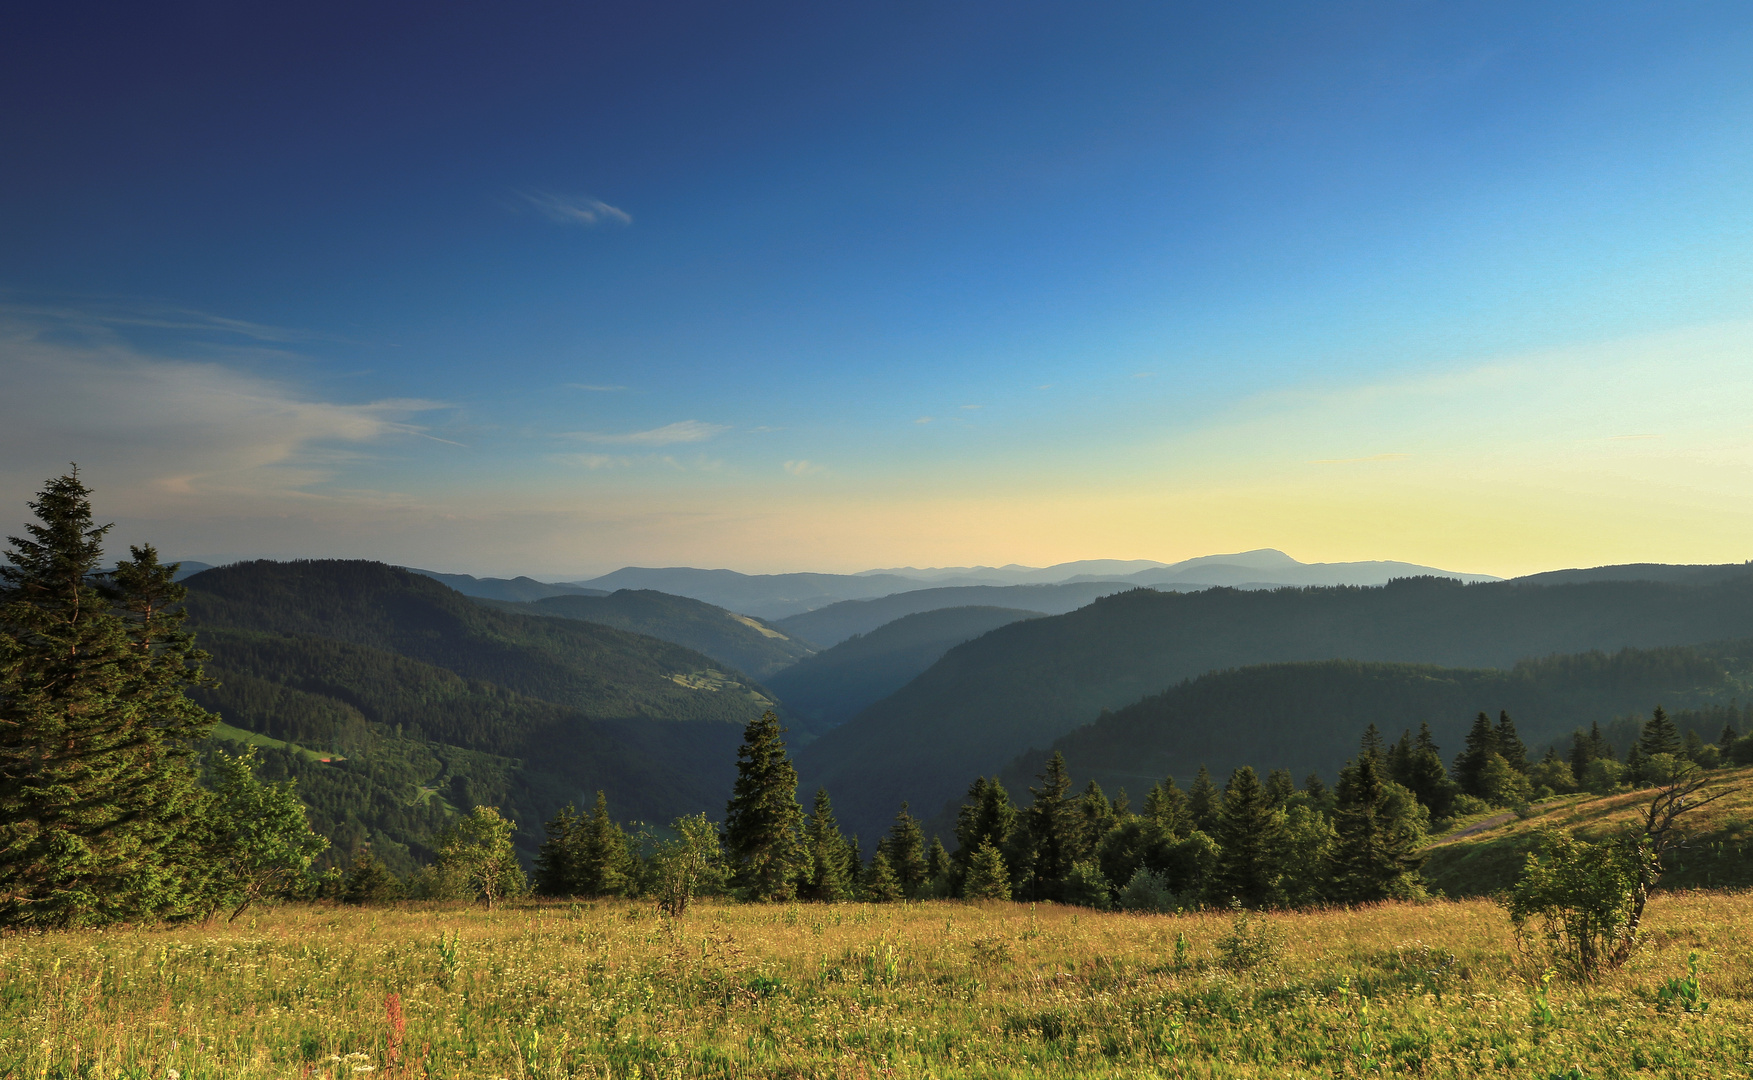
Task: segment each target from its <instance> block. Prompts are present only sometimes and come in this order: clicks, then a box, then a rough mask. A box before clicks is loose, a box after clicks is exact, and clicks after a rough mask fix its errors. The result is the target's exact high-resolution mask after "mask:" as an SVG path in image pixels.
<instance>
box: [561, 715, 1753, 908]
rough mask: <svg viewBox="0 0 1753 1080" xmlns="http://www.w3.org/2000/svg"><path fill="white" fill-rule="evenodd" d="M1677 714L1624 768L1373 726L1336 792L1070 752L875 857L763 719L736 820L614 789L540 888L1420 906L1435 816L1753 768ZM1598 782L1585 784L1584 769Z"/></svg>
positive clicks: (1482, 725) (570, 813) (1576, 743)
mask: <svg viewBox="0 0 1753 1080" xmlns="http://www.w3.org/2000/svg"><path fill="white" fill-rule="evenodd" d="M1680 730H1681V729H1680V728H1679V726H1678V725H1676V723H1675V722H1674V720H1673V719H1672V718H1670V717H1669V716H1668V715H1667V714H1666V713H1665V711H1663V710H1662V709H1660V708H1658V709H1656V710H1655V712H1654V713H1653V714H1652V715H1651V716H1650V717H1649V718H1648V719H1647V720H1645V721H1644V722H1643V724H1642V727H1641V730H1640V731H1639V732H1638V733H1637V738H1636V740H1635V741H1634V742H1632V743H1631V745H1630V746H1628V747H1627V749H1626V752H1625V755H1624V757H1625V760H1623V761H1621V760H1620V757H1619V754H1618V752H1617V750H1616V748H1615V747H1614V746H1613V745H1612V743H1611V742H1610V741H1609V740H1608V739H1607V738H1606V737H1605V736H1603V734H1602V733H1601V729H1600V727H1599V726H1598V725H1596V726H1593V727H1592V728H1591V729H1589V730H1587V731H1584V730H1578V731H1577V732H1575V734H1574V736H1573V738H1572V740H1571V744H1572V745H1571V747H1570V753H1569V755H1568V757H1567V756H1565V755H1561V754H1559V753H1558V752H1557V750H1556V748H1554V749H1552V750H1549V751H1548V752H1547V754H1546V755H1545V756H1544V757H1543V758H1541V759H1540V760H1538V761H1531V760H1530V755H1529V752H1528V748H1527V746H1526V744H1525V743H1524V742H1523V741H1522V739H1521V737H1520V735H1519V733H1518V732H1517V730H1516V726H1515V722H1514V721H1513V720H1512V719H1511V718H1510V716H1509V715H1508V713H1500V714H1499V716H1498V718H1497V720H1496V721H1493V720H1492V719H1491V718H1490V717H1488V716H1487V715H1485V714H1483V713H1481V714H1479V716H1478V717H1477V718H1476V719H1475V721H1474V724H1473V728H1472V730H1471V731H1470V732H1469V733H1468V736H1467V740H1466V744H1465V746H1464V747H1463V748H1462V750H1461V752H1460V753H1459V754H1457V755H1456V757H1455V758H1454V759H1453V761H1452V763H1450V764H1445V763H1444V760H1443V757H1442V752H1441V749H1440V748H1439V747H1438V746H1437V744H1436V742H1435V740H1434V739H1433V738H1432V736H1431V733H1430V729H1429V727H1428V725H1425V726H1421V728H1420V730H1419V732H1418V733H1417V734H1416V735H1415V734H1414V733H1413V732H1412V731H1411V730H1410V729H1408V730H1407V731H1405V732H1403V733H1402V735H1401V737H1400V738H1399V739H1398V740H1397V741H1395V742H1393V743H1389V742H1387V741H1386V740H1385V739H1383V737H1382V736H1381V734H1380V732H1378V731H1377V730H1376V728H1375V727H1374V726H1373V725H1372V726H1371V727H1370V728H1369V729H1368V730H1367V731H1366V732H1365V733H1364V736H1363V738H1362V741H1361V744H1360V746H1359V749H1358V753H1357V754H1356V755H1355V756H1354V757H1353V758H1352V759H1351V760H1350V761H1349V762H1347V764H1346V765H1345V767H1344V768H1343V769H1342V770H1341V772H1340V775H1339V779H1338V782H1337V784H1335V785H1334V786H1333V787H1331V788H1329V787H1328V786H1327V785H1326V784H1325V783H1324V782H1323V781H1322V779H1321V778H1320V776H1319V775H1317V774H1311V775H1310V776H1309V777H1308V778H1307V779H1305V780H1304V782H1303V784H1302V785H1301V786H1300V787H1299V786H1298V785H1297V784H1296V782H1295V781H1294V779H1293V778H1292V777H1291V775H1290V774H1289V773H1288V772H1287V771H1285V770H1282V769H1277V770H1273V771H1272V772H1271V773H1269V774H1268V775H1267V776H1266V777H1264V778H1262V777H1261V776H1260V775H1259V774H1258V773H1257V772H1256V771H1255V770H1254V769H1253V768H1252V767H1249V766H1244V767H1242V768H1239V769H1236V770H1235V771H1234V772H1233V773H1232V774H1231V775H1230V777H1229V778H1228V780H1227V782H1226V783H1225V784H1224V785H1223V786H1222V787H1221V788H1220V787H1219V786H1218V784H1217V783H1216V780H1215V778H1213V777H1212V775H1211V774H1210V772H1209V771H1208V770H1206V769H1204V768H1203V767H1202V768H1201V769H1200V771H1199V773H1198V775H1197V777H1196V778H1195V779H1194V781H1193V783H1192V785H1191V786H1190V787H1189V788H1188V789H1186V790H1183V789H1182V788H1181V787H1180V786H1179V785H1178V784H1177V783H1176V782H1175V780H1174V779H1173V778H1172V777H1171V778H1168V779H1166V780H1164V781H1162V782H1161V783H1158V784H1156V785H1154V786H1153V787H1152V788H1151V790H1150V791H1149V793H1148V794H1147V795H1146V797H1145V799H1144V802H1143V804H1142V806H1140V807H1138V808H1137V809H1134V808H1133V806H1132V805H1131V803H1130V801H1129V799H1128V798H1127V797H1126V795H1125V794H1124V793H1121V794H1120V795H1118V796H1117V797H1115V798H1112V799H1110V798H1109V797H1108V796H1107V795H1106V794H1105V793H1104V792H1103V791H1102V789H1101V788H1100V786H1099V785H1097V784H1096V783H1095V782H1094V781H1091V782H1090V783H1089V784H1088V785H1087V786H1086V787H1085V788H1084V789H1083V790H1082V791H1081V792H1079V791H1074V790H1073V787H1074V785H1073V782H1072V778H1071V776H1070V774H1069V772H1068V771H1067V768H1066V765H1065V761H1064V759H1063V757H1061V756H1059V755H1057V754H1055V755H1054V756H1053V757H1052V758H1050V759H1049V760H1048V761H1047V763H1046V766H1045V768H1044V769H1043V771H1042V772H1041V774H1040V775H1039V777H1038V780H1039V784H1038V785H1037V786H1033V787H1031V788H1029V792H1028V796H1029V797H1028V799H1027V801H1025V802H1018V801H1014V800H1013V799H1012V797H1011V794H1010V792H1009V791H1008V790H1007V789H1006V788H1005V786H1004V785H1003V784H1002V783H1001V782H999V781H998V780H996V779H989V778H986V777H981V778H979V779H977V780H975V781H974V783H973V785H972V786H971V787H970V788H969V790H968V793H967V796H966V799H965V800H964V802H963V803H962V805H961V808H960V811H959V813H958V816H957V822H956V828H955V836H954V841H955V848H954V850H953V851H950V850H947V849H946V848H945V847H944V845H943V844H942V843H941V841H940V840H938V839H936V838H933V839H932V840H931V841H930V843H929V844H927V842H926V837H925V833H924V831H923V830H922V828H921V827H920V823H919V821H918V820H917V819H915V818H914V817H913V815H912V814H911V813H910V812H909V809H908V808H907V807H906V806H905V805H903V807H902V808H901V811H900V813H899V814H897V815H896V818H895V821H894V824H893V826H892V827H891V828H890V829H889V831H888V833H887V834H886V835H884V836H883V837H882V838H881V839H879V840H878V841H877V843H876V845H875V850H874V851H873V852H872V855H871V857H870V859H869V860H868V861H865V860H863V859H861V857H860V850H859V848H860V845H859V842H858V840H857V838H856V837H850V838H849V837H847V836H845V835H844V834H843V833H842V831H841V829H840V827H839V825H838V823H837V822H836V820H835V817H834V811H833V806H832V804H831V801H830V799H829V797H828V793H827V792H826V791H825V790H818V791H817V792H816V794H815V798H814V803H813V806H812V808H811V811H810V812H809V813H807V814H806V813H805V812H804V811H803V810H802V808H801V807H800V806H799V805H798V802H797V790H796V788H797V775H796V772H795V770H794V769H793V768H792V767H791V764H790V761H789V760H788V758H787V757H786V754H785V751H784V747H783V745H782V743H781V741H780V729H779V726H778V721H777V719H776V718H774V717H773V716H772V715H771V714H769V715H767V716H765V717H763V718H762V719H760V720H758V721H756V722H754V723H752V724H751V725H750V726H749V728H748V730H747V732H746V733H745V741H744V745H743V748H742V750H741V751H740V752H739V762H738V766H739V773H738V782H737V788H736V793H735V795H734V796H733V798H732V800H731V802H730V805H729V806H728V807H727V815H726V822H725V826H724V828H723V829H722V831H719V830H715V829H714V828H713V827H712V826H711V824H710V823H709V822H707V821H706V820H705V819H704V817H696V818H690V819H685V820H683V821H678V822H677V823H676V824H675V827H674V830H673V831H674V833H675V839H670V840H666V841H664V842H663V844H661V845H656V846H654V845H653V843H652V838H651V837H650V835H649V834H643V833H641V834H629V833H628V832H627V831H626V830H625V829H623V828H622V827H621V825H619V824H618V823H617V822H616V821H615V820H614V819H613V817H612V815H611V814H610V812H609V807H608V803H607V800H606V799H605V798H604V797H603V795H602V794H601V793H600V792H599V793H598V795H597V799H596V803H595V806H594V807H593V808H592V809H591V810H590V812H589V813H588V814H580V813H579V812H577V811H576V810H575V809H573V808H570V807H569V808H567V809H566V810H564V811H562V812H561V813H560V814H559V815H558V816H557V817H555V818H554V819H553V820H551V821H549V822H548V824H547V827H546V831H547V840H546V842H545V843H544V845H543V847H542V852H541V856H540V858H539V859H538V862H537V867H536V874H535V880H534V887H535V889H536V891H537V892H540V893H544V894H547V895H553V896H657V897H658V898H659V900H660V903H664V904H666V905H667V906H670V907H672V908H673V909H679V907H681V906H685V903H686V897H685V896H684V897H683V899H682V900H681V902H680V904H679V905H678V903H677V901H676V900H675V896H674V889H675V884H674V883H675V872H674V865H675V864H676V862H677V860H678V859H686V860H688V861H690V863H691V865H693V866H695V867H697V868H698V874H697V877H696V879H695V882H694V884H695V886H696V888H697V890H698V891H699V892H706V893H719V894H725V895H731V896H736V897H739V898H741V899H745V900H753V901H778V900H816V901H826V902H833V901H842V900H864V901H874V902H885V901H897V900H907V899H930V898H963V899H971V900H980V899H996V900H1008V899H1019V900H1033V901H1053V902H1058V903H1066V904H1077V905H1082V906H1087V907H1093V908H1099V909H1108V908H1113V907H1120V908H1123V909H1126V910H1134V911H1167V910H1174V909H1177V908H1182V907H1191V906H1203V905H1227V904H1240V905H1243V906H1247V907H1257V908H1263V907H1301V906H1310V905H1317V904H1334V903H1338V904H1351V903H1367V902H1372V901H1378V900H1389V899H1416V898H1418V897H1421V896H1423V895H1424V894H1425V885H1424V883H1423V881H1422V880H1421V879H1420V876H1419V874H1418V870H1419V867H1420V865H1421V862H1422V858H1421V856H1420V854H1419V851H1420V849H1421V848H1423V847H1424V845H1425V842H1426V838H1427V836H1428V835H1429V833H1430V832H1431V831H1432V830H1433V829H1434V828H1440V827H1442V826H1443V825H1445V824H1446V823H1447V822H1448V821H1449V820H1453V819H1454V818H1457V817H1464V816H1468V815H1473V814H1478V813H1483V812H1486V811H1489V810H1491V809H1493V808H1497V807H1514V806H1521V805H1524V804H1526V803H1527V802H1529V801H1530V800H1532V799H1537V798H1545V797H1550V796H1552V795H1554V794H1557V793H1561V792H1569V791H1576V790H1583V789H1587V790H1593V791H1598V792H1608V791H1613V790H1625V789H1628V788H1630V787H1632V786H1648V785H1665V784H1670V783H1672V782H1674V781H1675V779H1676V778H1677V777H1680V776H1681V775H1683V774H1685V773H1686V772H1688V771H1691V770H1697V769H1710V768H1715V767H1718V766H1720V765H1725V764H1730V763H1753V735H1748V736H1742V735H1740V734H1738V732H1737V730H1736V728H1735V726H1733V725H1732V724H1731V725H1728V726H1726V727H1725V728H1724V730H1723V732H1722V734H1721V736H1720V737H1719V739H1718V741H1717V742H1716V743H1705V742H1703V741H1702V739H1700V738H1698V737H1697V735H1696V732H1695V731H1694V732H1689V734H1688V735H1685V736H1682V735H1681V733H1680ZM1579 775H1580V776H1581V777H1583V780H1582V781H1581V782H1580V783H1579V782H1578V780H1577V777H1578V776H1579Z"/></svg>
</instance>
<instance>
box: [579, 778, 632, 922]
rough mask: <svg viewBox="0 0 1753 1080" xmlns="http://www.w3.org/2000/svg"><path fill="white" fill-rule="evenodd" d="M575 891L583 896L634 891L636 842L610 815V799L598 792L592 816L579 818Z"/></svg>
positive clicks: (610, 894) (622, 893) (626, 893)
mask: <svg viewBox="0 0 1753 1080" xmlns="http://www.w3.org/2000/svg"><path fill="white" fill-rule="evenodd" d="M577 836H578V847H577V849H576V850H577V855H576V856H575V859H574V862H573V874H574V878H573V882H574V887H573V890H572V891H573V892H574V893H575V894H577V895H579V896H626V895H628V894H630V893H631V892H633V891H634V887H635V878H636V875H635V872H634V870H635V867H634V858H633V843H632V841H631V840H630V839H629V838H628V836H627V833H626V831H625V830H623V829H622V828H621V826H620V825H619V824H617V823H616V822H615V820H614V819H613V818H611V817H609V800H608V799H607V798H606V797H605V796H604V795H603V793H602V792H601V791H599V792H597V798H596V805H594V806H593V807H591V811H590V817H588V818H585V819H584V820H582V821H580V822H579V827H578V830H577Z"/></svg>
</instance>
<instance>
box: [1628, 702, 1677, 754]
mask: <svg viewBox="0 0 1753 1080" xmlns="http://www.w3.org/2000/svg"><path fill="white" fill-rule="evenodd" d="M1682 745H1683V744H1682V743H1681V741H1680V729H1679V728H1677V727H1675V726H1674V721H1672V720H1670V719H1668V712H1667V710H1666V709H1663V708H1662V707H1661V706H1660V705H1657V706H1656V711H1655V712H1654V713H1651V714H1650V718H1649V719H1648V720H1645V721H1644V722H1643V734H1642V736H1641V737H1640V738H1639V739H1638V740H1637V748H1638V749H1639V750H1641V751H1643V756H1644V757H1645V758H1649V757H1653V756H1655V755H1656V754H1679V753H1680V748H1681V746H1682Z"/></svg>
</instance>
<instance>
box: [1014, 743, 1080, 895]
mask: <svg viewBox="0 0 1753 1080" xmlns="http://www.w3.org/2000/svg"><path fill="white" fill-rule="evenodd" d="M1039 779H1040V781H1041V786H1040V787H1038V788H1030V789H1029V792H1030V793H1031V794H1032V795H1034V801H1033V802H1032V803H1030V805H1029V808H1028V810H1027V811H1026V812H1025V813H1024V814H1023V826H1024V829H1025V830H1026V832H1027V834H1028V847H1029V851H1028V855H1029V861H1028V865H1029V898H1030V899H1034V900H1053V899H1057V896H1058V891H1059V885H1060V883H1061V882H1063V881H1064V880H1065V879H1066V877H1067V875H1069V874H1070V873H1071V867H1072V864H1073V863H1075V862H1076V861H1077V859H1076V856H1077V849H1078V844H1079V836H1078V833H1079V822H1078V820H1077V817H1076V813H1075V810H1074V808H1073V803H1072V800H1071V799H1070V798H1068V797H1067V796H1068V793H1069V792H1070V791H1071V775H1070V773H1068V772H1067V771H1066V768H1065V756H1064V755H1063V754H1060V753H1059V752H1058V751H1055V752H1054V754H1053V756H1052V757H1051V758H1048V759H1047V764H1046V767H1045V768H1043V769H1042V770H1041V772H1040V774H1039Z"/></svg>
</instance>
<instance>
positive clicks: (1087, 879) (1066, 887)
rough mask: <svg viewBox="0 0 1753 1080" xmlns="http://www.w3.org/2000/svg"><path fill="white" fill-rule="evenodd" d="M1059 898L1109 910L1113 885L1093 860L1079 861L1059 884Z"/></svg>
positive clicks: (1111, 905) (1080, 904)
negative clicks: (1062, 882)
mask: <svg viewBox="0 0 1753 1080" xmlns="http://www.w3.org/2000/svg"><path fill="white" fill-rule="evenodd" d="M1059 895H1060V899H1061V900H1063V901H1064V902H1065V903H1067V904H1075V905H1076V906H1078V907H1088V908H1095V909H1096V910H1097V911H1109V910H1111V909H1112V908H1113V907H1114V887H1113V886H1112V885H1110V884H1108V879H1107V878H1105V877H1103V876H1102V868H1101V867H1099V866H1097V865H1096V864H1095V863H1093V862H1080V863H1077V864H1076V865H1074V866H1073V867H1072V868H1071V873H1070V874H1067V875H1066V877H1065V882H1064V884H1062V885H1061V886H1060V894H1059Z"/></svg>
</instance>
